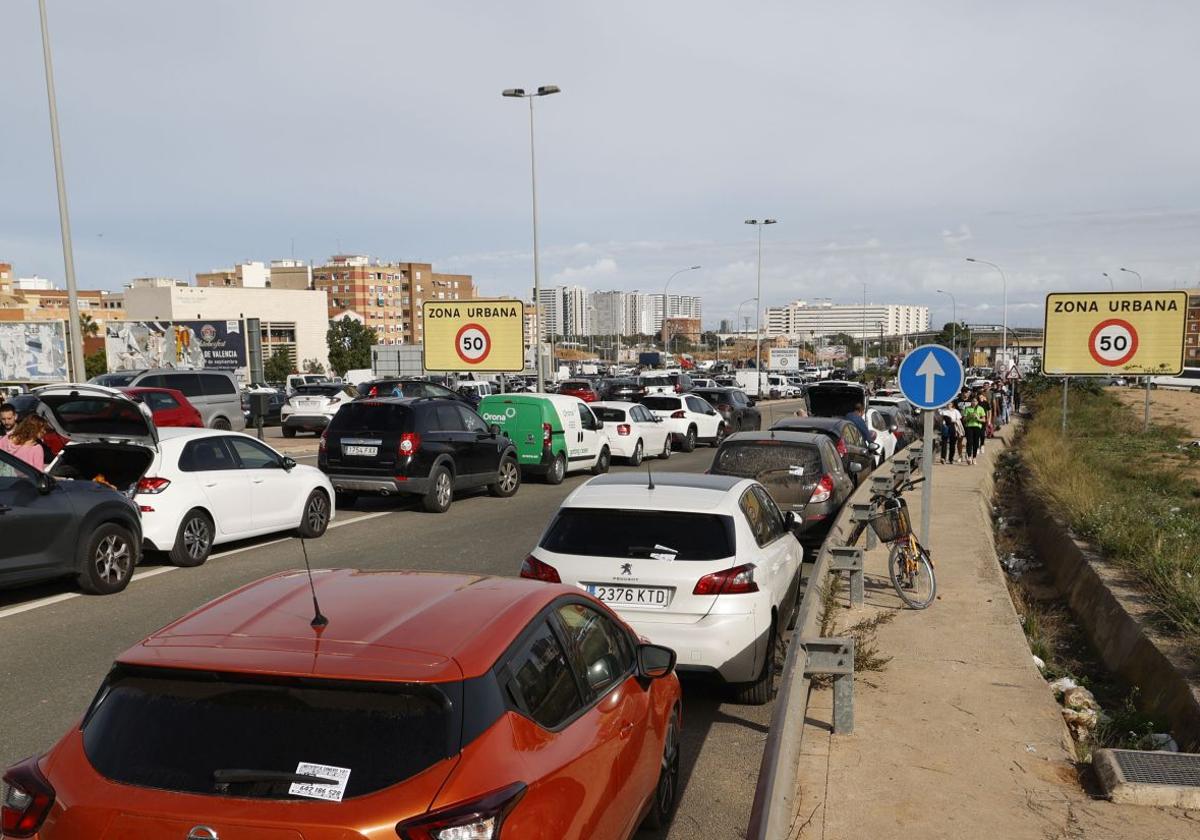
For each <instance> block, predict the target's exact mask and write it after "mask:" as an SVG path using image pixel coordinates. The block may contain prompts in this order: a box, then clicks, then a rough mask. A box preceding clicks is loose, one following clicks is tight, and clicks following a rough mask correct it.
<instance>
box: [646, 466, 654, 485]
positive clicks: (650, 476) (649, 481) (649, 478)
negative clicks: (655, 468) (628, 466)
mask: <svg viewBox="0 0 1200 840" xmlns="http://www.w3.org/2000/svg"><path fill="white" fill-rule="evenodd" d="M646 489H647V490H653V489H654V473H652V472H650V464H649V463H647V464H646Z"/></svg>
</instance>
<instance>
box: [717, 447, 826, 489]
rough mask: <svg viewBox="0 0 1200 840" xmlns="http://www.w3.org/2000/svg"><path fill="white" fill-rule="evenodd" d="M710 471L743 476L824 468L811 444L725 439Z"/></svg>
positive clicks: (806, 472)
mask: <svg viewBox="0 0 1200 840" xmlns="http://www.w3.org/2000/svg"><path fill="white" fill-rule="evenodd" d="M712 471H713V472H714V473H716V474H717V475H737V476H742V477H743V478H755V477H757V476H760V475H763V474H764V473H769V472H784V471H786V472H788V473H789V474H791V475H794V476H797V477H808V476H816V477H820V476H821V475H822V474H823V473H824V472H825V470H824V468H823V467H822V465H821V453H820V452H819V451H818V450H817V448H816V447H815V446H806V445H804V444H797V443H779V442H771V441H747V442H745V443H739V442H734V443H726V444H725V445H724V446H722V447H721V450H720V451H719V452H718V453H717V459H716V462H715V463H714V464H713V469H712ZM814 480H815V479H814Z"/></svg>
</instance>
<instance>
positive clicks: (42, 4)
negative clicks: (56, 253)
mask: <svg viewBox="0 0 1200 840" xmlns="http://www.w3.org/2000/svg"><path fill="white" fill-rule="evenodd" d="M38 15H39V17H40V20H41V24H42V61H43V62H44V64H45V66H46V100H47V101H48V102H49V104H50V146H51V149H52V151H53V153H54V180H55V184H56V186H57V187H58V227H59V232H60V233H61V235H62V249H63V271H64V272H65V274H66V276H67V311H68V312H69V313H70V318H71V320H70V323H68V324H67V341H68V342H70V347H71V379H72V380H74V381H75V382H82V381H83V380H84V379H85V378H86V376H87V374H86V369H85V367H84V364H83V331H82V329H81V327H80V325H79V292H78V289H77V288H76V286H75V250H74V248H72V246H71V218H70V214H69V213H68V212H67V180H66V175H65V174H64V172H63V160H62V139H61V138H60V137H59V135H58V97H57V96H56V95H55V92H54V63H53V61H51V58H50V28H49V25H48V24H47V23H46V0H38Z"/></svg>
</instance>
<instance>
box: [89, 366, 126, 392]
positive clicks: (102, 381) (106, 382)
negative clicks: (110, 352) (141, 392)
mask: <svg viewBox="0 0 1200 840" xmlns="http://www.w3.org/2000/svg"><path fill="white" fill-rule="evenodd" d="M138 373H139V371H136V370H131V371H126V372H124V373H102V374H100V375H99V376H93V377H92V378H91V379H89V380H88V382H90V383H91V384H93V385H103V386H104V387H105V388H124V387H125V386H126V385H128V384H129V383H130V382H132V381H133V380H135V379H137V376H138Z"/></svg>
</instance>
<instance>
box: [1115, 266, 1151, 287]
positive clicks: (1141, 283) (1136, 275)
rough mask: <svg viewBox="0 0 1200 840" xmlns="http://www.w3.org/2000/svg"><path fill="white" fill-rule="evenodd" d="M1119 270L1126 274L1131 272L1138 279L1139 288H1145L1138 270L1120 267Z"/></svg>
mask: <svg viewBox="0 0 1200 840" xmlns="http://www.w3.org/2000/svg"><path fill="white" fill-rule="evenodd" d="M1121 271H1124V272H1125V273H1126V274H1132V275H1133V276H1134V277H1136V278H1137V279H1138V288H1139V289H1144V288H1146V284H1145V283H1143V282H1142V275H1141V273H1140V272H1137V271H1134V270H1133V269H1132V268H1122V269H1121Z"/></svg>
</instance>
